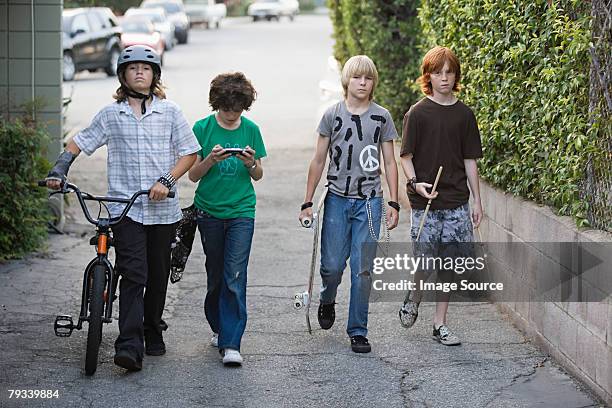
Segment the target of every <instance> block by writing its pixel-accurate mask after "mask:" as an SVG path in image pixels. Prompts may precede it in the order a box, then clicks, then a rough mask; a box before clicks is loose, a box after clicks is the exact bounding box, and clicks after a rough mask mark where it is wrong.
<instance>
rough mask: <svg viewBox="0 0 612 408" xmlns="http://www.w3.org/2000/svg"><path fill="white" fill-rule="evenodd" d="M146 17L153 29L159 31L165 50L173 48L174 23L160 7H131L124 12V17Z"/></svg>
mask: <svg viewBox="0 0 612 408" xmlns="http://www.w3.org/2000/svg"><path fill="white" fill-rule="evenodd" d="M136 16H137V17H146V18H148V19H149V20H151V22H152V23H153V27H155V31H157V32H159V33H160V34H161V36H162V38H163V39H164V47H165V49H166V51H168V50H171V49H172V48H174V45H175V44H176V37H175V36H174V24H172V22H171V21H170V20H169V19H168V16H167V15H166V12H165V11H164V9H163V8H162V7H154V8H146V9H143V8H134V7H131V8H129V9H128V10H127V11H126V12H125V17H136Z"/></svg>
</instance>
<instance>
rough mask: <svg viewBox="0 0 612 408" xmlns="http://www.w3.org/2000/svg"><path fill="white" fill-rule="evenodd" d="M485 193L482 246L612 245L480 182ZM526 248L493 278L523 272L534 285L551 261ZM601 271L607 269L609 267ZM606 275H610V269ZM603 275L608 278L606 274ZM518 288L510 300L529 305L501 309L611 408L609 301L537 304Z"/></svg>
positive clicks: (510, 256) (611, 318)
mask: <svg viewBox="0 0 612 408" xmlns="http://www.w3.org/2000/svg"><path fill="white" fill-rule="evenodd" d="M481 190H482V191H481V196H482V202H483V207H484V212H485V214H486V217H485V219H484V221H483V223H482V225H481V228H480V229H481V233H482V239H483V241H484V242H517V241H519V242H612V236H611V235H610V234H607V233H604V232H602V231H594V230H590V231H580V230H578V229H577V228H576V226H575V223H574V221H573V220H572V219H570V218H569V217H558V216H556V215H554V214H553V213H552V211H551V210H550V209H548V208H547V207H542V206H538V205H535V204H534V203H532V202H529V201H525V200H522V199H520V198H517V197H513V196H512V195H509V194H505V193H503V192H501V191H500V190H498V189H495V188H493V187H491V186H489V185H488V184H487V183H485V182H481ZM525 248H526V251H525V252H529V253H525V254H520V255H519V256H517V254H511V253H506V254H501V257H502V258H505V259H502V261H503V262H502V263H495V262H489V263H488V266H489V268H490V269H493V272H494V274H495V275H503V276H505V279H504V280H505V281H506V282H508V281H512V280H513V278H514V277H515V276H516V275H514V276H512V274H516V273H521V274H522V276H521V278H522V281H523V282H535V281H536V274H537V273H538V266H539V265H542V262H548V261H549V259H547V258H546V256H545V255H544V254H542V253H541V252H539V251H537V250H534V251H530V249H529V248H530V246H529V245H526V246H525ZM490 260H491V259H490ZM514 264H516V266H514ZM508 265H512V266H511V267H509V266H508ZM600 267H602V268H603V267H605V268H608V269H609V268H610V265H609V264H605V265H601V266H600ZM517 271H519V272H517ZM605 273H606V275H605V276H609V275H608V274H609V273H612V271H610V270H607V271H605ZM600 276H604V275H603V272H602V274H601V275H600ZM514 280H516V279H514ZM581 284H584V285H588V284H589V283H588V282H582V283H581ZM527 286H528V285H527ZM514 290H515V293H514V294H513V297H512V299H513V300H515V299H516V300H525V301H524V302H522V301H516V302H511V303H508V302H506V303H498V305H499V307H500V309H501V310H502V311H504V312H506V313H507V314H508V315H509V316H510V318H511V319H512V320H513V322H514V323H515V324H516V326H517V327H518V328H520V329H521V330H522V331H523V332H525V333H526V334H527V335H528V336H529V337H530V338H531V339H532V340H534V341H535V342H536V343H537V344H539V345H540V346H541V347H542V348H543V349H544V350H545V351H546V352H547V353H548V354H550V355H551V356H552V357H553V358H554V359H555V360H556V361H558V362H559V363H561V364H562V365H563V366H564V367H565V368H566V369H567V370H568V371H570V372H571V373H572V374H573V375H575V376H576V377H578V378H580V379H581V380H582V381H583V382H584V383H586V384H587V385H588V386H589V387H590V388H591V389H592V390H593V391H595V392H596V393H597V394H598V395H599V396H600V397H601V398H602V399H604V401H606V402H607V404H609V405H612V300H611V297H610V296H608V297H607V298H606V299H605V300H604V301H599V302H562V301H558V302H557V301H554V302H539V301H529V300H530V299H531V300H533V290H534V288H529V287H525V286H522V287H520V288H514ZM557 298H558V299H561V298H562V297H561V296H559V297H557Z"/></svg>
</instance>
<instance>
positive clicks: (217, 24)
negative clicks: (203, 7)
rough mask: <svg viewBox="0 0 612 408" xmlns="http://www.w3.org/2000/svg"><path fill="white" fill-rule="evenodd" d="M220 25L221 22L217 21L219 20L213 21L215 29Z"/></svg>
mask: <svg viewBox="0 0 612 408" xmlns="http://www.w3.org/2000/svg"><path fill="white" fill-rule="evenodd" d="M220 26H221V24H220V23H219V21H218V20H217V22H215V29H216V30H218V29H219V27H220Z"/></svg>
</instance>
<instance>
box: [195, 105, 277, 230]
mask: <svg viewBox="0 0 612 408" xmlns="http://www.w3.org/2000/svg"><path fill="white" fill-rule="evenodd" d="M193 133H195V135H196V137H197V139H198V142H199V143H200V146H201V147H202V150H200V151H199V152H198V154H199V155H200V156H201V157H206V156H208V154H209V153H210V152H211V151H212V149H213V147H214V146H215V145H217V144H219V145H221V146H222V147H224V148H228V147H239V148H245V147H246V146H251V148H252V149H253V150H255V159H260V158H262V157H265V156H266V148H265V146H264V143H263V140H262V138H261V133H260V132H259V127H257V125H256V124H255V123H253V122H252V121H250V120H249V119H247V118H245V117H244V116H241V117H240V126H239V127H238V128H237V129H234V130H227V129H224V128H222V127H221V126H219V124H218V123H217V119H216V118H215V115H214V114H212V115H210V116H208V117H206V118H204V119H202V120H199V121H197V122H196V123H195V125H193ZM255 202H256V199H255V189H254V188H253V184H252V183H251V176H250V175H249V171H248V169H247V168H246V167H245V166H244V164H243V163H242V161H241V160H239V159H238V158H237V157H235V156H230V157H229V158H227V159H226V160H223V161H222V162H219V163H216V164H215V165H213V166H212V167H211V168H210V170H209V171H208V173H206V175H205V176H204V177H202V179H201V180H200V183H199V184H198V188H197V189H196V193H195V197H194V203H195V206H196V207H197V208H199V209H200V210H203V211H206V212H207V213H209V214H210V215H212V216H213V217H215V218H220V219H228V218H238V217H249V218H255Z"/></svg>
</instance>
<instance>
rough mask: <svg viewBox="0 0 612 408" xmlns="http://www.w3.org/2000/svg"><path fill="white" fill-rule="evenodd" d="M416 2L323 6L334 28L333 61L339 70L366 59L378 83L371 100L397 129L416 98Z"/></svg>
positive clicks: (338, 0)
mask: <svg viewBox="0 0 612 408" xmlns="http://www.w3.org/2000/svg"><path fill="white" fill-rule="evenodd" d="M418 4H419V1H417V0H371V1H363V0H328V2H327V5H328V7H329V9H330V17H331V19H332V24H333V26H334V38H335V40H336V43H335V45H334V56H335V57H336V59H337V60H338V61H340V63H342V64H344V63H345V62H346V60H348V59H349V58H350V57H351V56H353V55H357V54H366V55H368V56H369V57H370V58H372V60H373V61H374V63H376V66H377V68H378V73H379V77H380V82H379V85H378V88H377V90H376V94H375V95H374V96H375V99H376V101H377V102H378V103H380V104H381V105H383V106H384V107H386V108H387V109H389V111H390V112H391V115H392V116H393V118H394V119H395V122H396V123H395V124H396V126H398V128H399V127H401V120H400V119H401V118H402V117H403V116H404V113H405V112H406V111H407V110H408V108H409V107H410V105H411V104H413V103H414V102H416V101H417V100H418V99H419V98H420V95H419V93H418V87H415V86H414V80H415V79H416V78H417V77H418V75H419V63H418V59H419V58H420V54H419V53H420V50H419V47H418V39H419V37H420V32H421V29H420V24H419V20H418V18H417V6H418Z"/></svg>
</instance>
